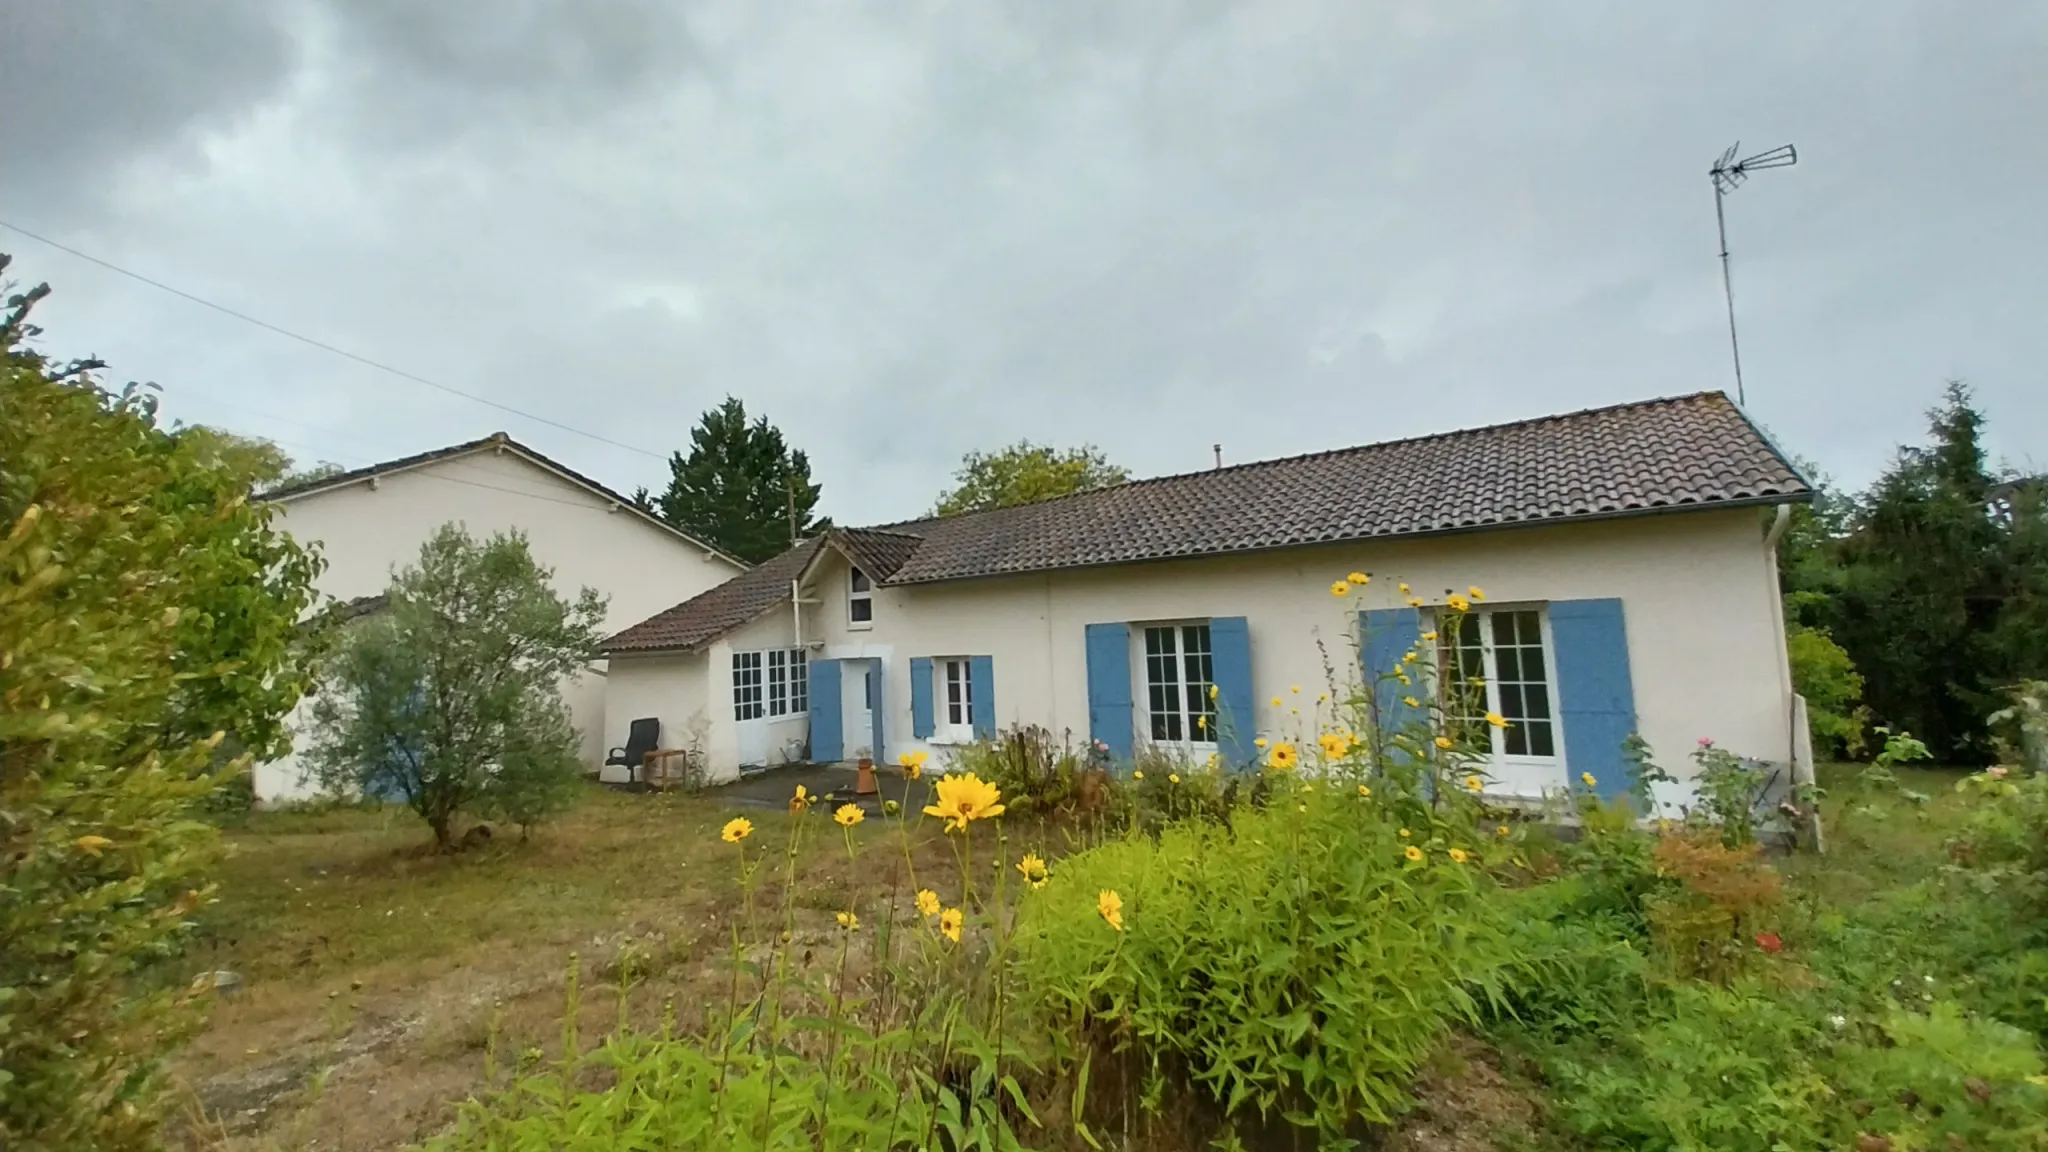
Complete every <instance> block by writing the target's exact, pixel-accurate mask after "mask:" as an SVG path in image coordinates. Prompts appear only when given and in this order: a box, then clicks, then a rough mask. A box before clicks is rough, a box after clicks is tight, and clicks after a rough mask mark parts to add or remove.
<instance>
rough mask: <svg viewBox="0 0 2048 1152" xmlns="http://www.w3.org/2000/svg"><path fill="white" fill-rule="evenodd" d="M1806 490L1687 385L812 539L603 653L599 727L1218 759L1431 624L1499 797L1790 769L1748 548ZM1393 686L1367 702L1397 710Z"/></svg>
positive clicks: (1759, 574)
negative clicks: (1464, 602)
mask: <svg viewBox="0 0 2048 1152" xmlns="http://www.w3.org/2000/svg"><path fill="white" fill-rule="evenodd" d="M1811 495H1812V494H1811V490H1810V488H1809V486H1808V484H1807V483H1806V481H1805V480H1804V479H1803V478H1802V477H1801V476H1800V475H1799V473H1798V471H1797V470H1796V469H1795V468H1793V466H1792V465H1791V463H1790V462H1789V461H1788V460H1787V459H1786V458H1785V457H1784V455H1783V454H1782V453H1780V452H1779V451H1778V450H1777V449H1776V448H1775V447H1774V446H1773V445H1772V444H1771V443H1770V442H1769V441H1768V440H1767V439H1766V438H1765V437H1764V435H1763V434H1762V433H1761V432H1760V431H1759V430H1758V429H1757V428H1756V427H1755V426H1754V425H1753V424H1752V423H1751V422H1750V421H1749V419H1748V418H1747V417H1746V416H1744V415H1743V413H1742V412H1741V411H1740V410H1739V409H1738V408H1737V407H1736V406H1735V405H1734V404H1733V403H1732V402H1730V401H1729V400H1728V398H1727V397H1726V396H1724V395H1722V394H1720V393H1706V394H1700V395H1693V396H1684V397H1678V398H1672V399H1661V400H1652V401H1647V402H1643V403H1636V404H1628V405H1622V406H1619V407H1613V408H1605V409H1598V410H1593V411H1586V412H1578V413H1573V414H1570V415H1565V416H1556V417H1549V418H1545V419H1540V420H1531V421H1526V422H1522V423H1515V424H1506V425H1500V426H1497V427H1491V428H1480V429H1474V430H1470V431H1461V432H1453V433H1449V434H1445V435H1438V436H1429V437H1424V438H1420V439H1414V440H1404V441H1397V442H1392V443H1386V444H1376V445H1370V446H1366V447H1361V448H1353V449H1347V450H1343V451H1337V452H1326V453H1319V454H1316V455H1312V456H1301V457H1294V458H1291V459H1285V460H1273V461H1265V462H1260V463H1254V464H1246V465H1241V466H1237V467H1231V468H1219V469H1216V470H1213V471H1206V472H1199V473H1192V474H1188V475H1181V476H1168V477H1163V478H1159V479H1154V480H1143V481H1137V482H1133V483H1128V484H1123V485H1119V486H1116V487H1113V488H1107V489H1102V490H1099V491H1094V492H1088V493H1082V494H1078V495H1074V496H1068V497H1062V498H1059V499H1054V500H1048V501H1044V502H1042V503H1037V504H1030V505H1025V506H1022V507H1015V508H1006V509H1000V510H996V511H990V512H981V513H973V514H969V515H963V516H956V517H948V518H943V519H930V520H920V521H915V522H911V523H905V524H895V525H889V526H885V527H881V528H870V529H846V530H834V531H832V532H829V533H827V534H826V535H824V536H823V537H821V538H819V539H816V540H811V541H808V542H806V543H804V544H802V545H800V546H798V547H797V548H795V549H792V550H791V551H790V552H788V553H786V554H785V555H783V556H781V557H779V558H777V559H776V560H773V561H770V562H768V563H765V564H763V565H761V566H760V567H758V568H755V569H753V570H752V571H749V572H747V573H745V574H743V575H740V576H738V577H735V578H734V579H733V580H731V581H729V582H727V583H726V584H724V585H723V586H721V587H719V588H715V589H713V590H711V591H709V592H706V593H703V594H702V595H699V596H697V597H694V598H692V599H690V600H686V601H684V602H683V603H681V604H678V605H676V606H675V607H673V608H670V609H668V610H667V611H665V612H662V613H659V614H658V615H655V616H653V617H651V618H649V619H647V620H645V621H642V622H640V623H638V624H636V625H634V626H633V627H631V628H628V629H625V630H624V631H622V632H621V633H619V634H618V635H616V636H613V637H612V638H611V639H610V640H609V641H607V643H606V645H605V647H606V651H607V652H608V653H609V654H610V656H611V661H612V663H611V676H610V678H609V681H608V682H607V685H606V691H607V702H606V712H607V725H608V727H607V733H608V735H609V736H610V738H611V741H612V742H613V743H616V742H618V740H619V739H620V738H621V737H622V736H623V733H624V731H625V726H626V724H627V723H628V722H629V721H630V720H631V719H632V718H634V717H638V716H658V717H660V718H662V720H663V724H664V728H665V730H668V731H677V730H678V722H679V721H682V720H683V719H684V718H686V717H695V716H701V717H702V718H703V721H702V722H700V730H699V734H700V735H701V737H702V746H703V750H704V752H705V754H706V757H707V761H708V767H709V770H710V772H711V774H712V775H713V777H714V778H716V777H720V776H731V775H734V774H736V773H737V771H738V769H739V768H740V766H742V765H750V764H766V763H773V762H776V761H779V760H783V759H796V758H799V757H806V756H807V757H808V758H809V759H811V760H814V761H840V760H845V759H850V758H854V757H857V756H860V755H866V754H871V755H874V756H875V757H876V758H877V759H878V760H889V759H894V758H895V757H896V756H897V755H898V754H900V753H901V752H903V751H906V750H909V749H913V748H943V747H945V746H948V745H956V744H959V743H962V742H965V741H970V740H973V739H975V738H976V737H977V736H981V735H986V734H989V733H991V732H993V731H995V730H996V729H998V728H1001V727H1008V726H1010V725H1014V724H1020V723H1031V724H1039V725H1044V726H1045V727H1047V728H1049V729H1050V730H1052V731H1053V732H1054V733H1056V734H1057V733H1061V732H1066V733H1071V734H1072V735H1073V736H1074V737H1075V738H1076V739H1077V740H1078V739H1081V738H1092V739H1094V740H1099V741H1101V742H1102V743H1104V744H1106V745H1108V747H1109V748H1110V749H1111V750H1112V751H1113V752H1114V753H1116V754H1117V755H1119V756H1129V755H1130V754H1132V753H1133V752H1134V751H1135V750H1137V749H1139V748H1141V747H1143V746H1146V745H1165V746H1173V747H1179V748H1182V749H1185V750H1186V751H1188V752H1190V753H1192V754H1194V755H1196V756H1199V757H1204V758H1205V757H1206V755H1207V754H1208V753H1210V752H1217V753H1220V754H1221V755H1222V756H1223V757H1224V758H1225V759H1226V760H1228V761H1230V762H1232V763H1243V762H1246V761H1248V760H1250V759H1252V758H1253V756H1254V755H1255V751H1254V749H1253V748H1252V746H1251V742H1252V740H1253V739H1254V738H1255V736H1258V735H1264V736H1268V737H1273V738H1299V737H1307V738H1309V739H1311V740H1312V739H1313V737H1314V735H1315V732H1316V729H1315V726H1314V724H1315V721H1314V716H1315V713H1316V710H1317V707H1318V704H1317V698H1318V696H1319V695H1321V694H1322V693H1324V692H1327V691H1328V690H1329V688H1328V682H1329V680H1330V679H1331V678H1332V677H1331V676H1330V671H1329V670H1330V667H1331V666H1332V665H1335V666H1337V673H1338V674H1337V676H1336V677H1335V678H1336V679H1337V680H1339V681H1346V682H1348V681H1357V680H1359V679H1360V676H1359V674H1358V671H1357V666H1356V665H1353V664H1352V662H1353V661H1362V662H1363V670H1364V671H1365V672H1366V673H1367V675H1366V677H1365V679H1366V680H1367V681H1368V682H1369V681H1372V680H1376V679H1377V678H1378V674H1379V673H1381V672H1384V671H1386V670H1388V669H1390V668H1392V667H1393V666H1395V665H1397V664H1398V663H1399V661H1400V659H1401V657H1402V655H1403V654H1404V653H1405V652H1407V651H1408V649H1409V648H1410V646H1411V645H1415V644H1417V643H1418V637H1420V636H1421V634H1423V633H1425V632H1433V631H1434V632H1439V635H1438V637H1437V639H1436V640H1435V641H1434V642H1423V643H1422V644H1421V647H1422V649H1423V651H1424V653H1425V655H1424V656H1423V658H1424V659H1425V660H1433V661H1436V662H1437V663H1438V664H1439V666H1441V665H1444V664H1446V663H1449V662H1456V664H1457V667H1458V671H1459V673H1460V674H1461V675H1468V676H1469V675H1471V674H1475V673H1476V674H1483V679H1484V684H1483V686H1482V687H1483V690H1484V693H1485V697H1486V699H1485V706H1486V708H1487V709H1488V710H1491V711H1497V712H1499V713H1502V714H1503V715H1504V716H1505V717H1506V718H1507V719H1508V720H1510V721H1511V722H1512V726H1511V727H1509V728H1506V729H1504V730H1491V729H1489V731H1491V732H1492V736H1491V739H1492V740H1493V749H1492V763H1491V766H1490V771H1489V775H1490V776H1491V778H1492V780H1491V784H1490V787H1491V788H1492V789H1493V790H1495V791H1497V792H1500V793H1505V794H1510V795H1516V796H1535V795H1539V794H1541V793H1542V792H1544V791H1545V790H1546V789H1550V788H1556V787H1562V786H1564V785H1565V784H1566V783H1567V781H1570V780H1574V779H1577V778H1578V777H1579V776H1580V774H1582V773H1590V774H1591V775H1593V776H1594V777H1595V778H1596V779H1597V780H1598V781H1599V787H1600V788H1601V789H1602V790H1603V791H1606V792H1615V791H1618V790H1620V789H1622V788H1623V787H1625V786H1626V782H1627V776H1626V772H1625V767H1626V764H1625V760H1624V757H1623V751H1622V745H1623V741H1624V739H1625V738H1626V737H1628V736H1629V735H1630V734H1631V733H1640V734H1641V735H1642V736H1643V737H1644V738H1645V739H1647V740H1648V741H1649V742H1650V743H1651V745H1652V746H1653V747H1654V748H1655V750H1656V751H1657V753H1658V759H1659V761H1660V762H1661V763H1662V764H1663V765H1664V766H1665V767H1666V768H1668V769H1670V770H1672V771H1673V772H1674V773H1677V774H1681V775H1682V774H1683V773H1684V772H1685V770H1686V768H1687V767H1688V761H1687V756H1688V755H1689V753H1690V752H1691V751H1692V750H1693V748H1694V747H1695V741H1696V740H1698V739H1700V738H1702V737H1705V738H1710V739H1713V740H1714V741H1716V742H1717V743H1718V744H1720V745H1721V746H1722V747H1725V748H1728V749H1731V750H1733V751H1735V752H1737V753H1738V754H1741V755H1745V756H1750V757H1754V758H1756V759H1759V760H1764V761H1771V762H1775V763H1780V764H1790V763H1793V762H1795V761H1799V760H1801V758H1802V757H1806V756H1807V754H1806V753H1805V752H1804V751H1803V750H1802V749H1803V745H1804V741H1805V736H1804V713H1803V710H1802V707H1801V705H1800V703H1799V701H1798V700H1797V698H1796V697H1795V696H1794V694H1793V692H1792V685H1791V678H1790V674H1789V670H1788V667H1787V663H1786V655H1785V640H1784V624H1783V619H1782V616H1781V612H1780V600H1779V594H1778V581H1777V572H1776V564H1775V558H1774V551H1773V548H1774V545H1775V543H1776V539H1777V534H1778V532H1779V531H1781V530H1782V527H1783V525H1784V523H1785V520H1786V517H1787V516H1788V515H1789V512H1790V505H1791V504H1793V503H1797V502H1803V501H1806V500H1809V499H1810V498H1811ZM1773 510H1775V515H1772V511H1773ZM1352 572H1359V573H1367V574H1370V575H1371V577H1372V579H1371V581H1370V583H1368V584H1365V585H1363V586H1357V585H1352V586H1350V587H1348V589H1347V592H1346V594H1345V595H1343V596H1341V597H1340V596H1337V595H1335V594H1333V592H1332V585H1333V583H1335V582H1339V581H1343V580H1345V578H1346V576H1347V575H1348V574H1350V573H1352ZM1404 583H1405V584H1406V585H1408V586H1409V587H1410V588H1412V589H1413V591H1412V593H1404V592H1403V591H1402V590H1401V587H1400V586H1401V585H1402V584H1404ZM1475 585H1476V586H1478V587H1480V588H1482V589H1484V591H1485V599H1484V600H1483V601H1480V602H1478V603H1476V604H1474V605H1473V611H1472V613H1471V614H1470V617H1469V619H1468V621H1467V622H1466V623H1465V624H1463V625H1462V635H1459V636H1456V637H1453V636H1452V635H1451V634H1450V632H1451V630H1450V629H1448V628H1443V629H1439V625H1438V621H1439V620H1440V619H1447V618H1448V617H1447V616H1444V615H1442V613H1443V611H1444V607H1443V606H1444V605H1445V604H1446V603H1447V602H1448V600H1449V597H1450V596H1452V595H1454V594H1456V595H1463V594H1466V590H1467V589H1468V588H1470V587H1472V586H1475ZM1411 600H1420V601H1422V605H1421V607H1419V608H1418V607H1416V606H1414V605H1413V604H1411V603H1410V601H1411ZM1212 686H1213V687H1214V689H1215V691H1214V692H1213V693H1212V692H1211V687H1212ZM1406 693H1407V690H1405V689H1402V688H1400V687H1399V686H1397V685H1395V684H1394V683H1393V682H1391V681H1386V682H1383V683H1381V684H1380V685H1379V688H1378V703H1379V705H1380V707H1381V708H1382V710H1383V711H1385V712H1388V713H1390V714H1392V715H1393V716H1394V717H1395V718H1396V719H1399V718H1400V717H1401V715H1402V713H1403V711H1404V710H1405V709H1406V708H1407V707H1408V706H1407V705H1406V704H1405V702H1404V697H1405V695H1406ZM1275 698H1277V699H1278V700H1279V704H1278V706H1277V707H1276V706H1275V705H1274V703H1273V701H1274V699H1275ZM1323 707H1325V708H1327V705H1324V706H1323ZM1219 730H1220V736H1219ZM1219 741H1220V742H1219ZM806 742H807V745H808V746H807V747H806Z"/></svg>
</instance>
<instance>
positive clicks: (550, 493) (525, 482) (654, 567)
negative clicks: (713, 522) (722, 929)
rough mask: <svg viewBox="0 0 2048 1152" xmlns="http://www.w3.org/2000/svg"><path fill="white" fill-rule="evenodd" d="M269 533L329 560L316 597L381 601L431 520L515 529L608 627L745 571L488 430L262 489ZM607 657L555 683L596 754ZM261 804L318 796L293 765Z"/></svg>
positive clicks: (266, 786)
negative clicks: (313, 548) (594, 594)
mask: <svg viewBox="0 0 2048 1152" xmlns="http://www.w3.org/2000/svg"><path fill="white" fill-rule="evenodd" d="M264 499H266V500H269V501H271V502H273V503H274V504H276V505H277V510H278V516H277V520H276V522H275V523H276V525H277V526H278V527H279V528H281V529H282V530H283V531H285V532H287V533H289V534H291V535H292V536H293V537H294V538H295V539H297V540H299V541H300V542H301V543H305V544H315V543H317V544H318V545H319V546H320V550H321V553H322V555H324V556H325V558H326V561H327V568H326V571H325V572H323V573H322V574H321V576H320V579H319V591H320V593H321V594H322V595H323V596H324V597H331V598H332V599H334V600H336V601H340V602H343V603H351V602H359V601H364V600H366V599H367V598H370V597H374V596H377V595H380V594H381V593H383V592H384V591H385V589H386V588H387V587H388V586H389V585H390V583H391V575H392V573H393V571H394V570H396V569H398V568H401V567H404V566H406V565H409V564H414V563H417V562H418V560H419V552H420V546H421V545H422V544H424V543H425V542H426V541H427V539H428V537H430V536H432V535H433V533H434V532H435V530H436V529H438V528H440V527H441V525H443V524H447V523H450V522H455V523H459V524H462V525H463V526H464V527H465V528H467V530H468V531H469V533H470V534H471V535H473V536H477V537H480V538H481V537H486V536H490V535H492V534H495V533H498V532H506V531H510V530H513V529H518V530H519V531H521V532H524V533H525V534H526V538H527V543H528V546H529V547H530V548H531V550H532V552H533V557H534V559H535V560H536V561H538V562H539V563H541V564H543V565H545V566H547V567H549V568H552V569H553V570H554V580H555V585H556V590H557V591H558V592H560V593H561V594H562V595H563V596H565V597H573V596H574V595H576V593H577V591H578V590H579V589H581V588H584V587H590V588H595V589H597V590H598V591H599V592H601V593H603V594H604V595H606V596H607V597H609V601H608V605H607V611H606V615H605V628H606V629H607V630H608V631H611V630H616V629H619V628H624V627H625V626H627V625H628V624H631V623H632V622H634V621H636V620H641V619H644V618H645V617H646V616H647V615H648V614H649V613H651V612H655V611H657V610H659V609H661V608H662V607H664V606H666V605H670V604H673V603H675V602H676V600H677V599H678V598H683V597H689V596H694V595H696V594H697V593H699V592H702V591H704V590H705V589H707V588H714V587H717V586H718V585H720V584H722V583H724V582H725V581H727V580H729V579H731V578H732V577H733V576H735V575H737V574H739V573H742V572H744V571H745V570H746V565H745V564H744V563H742V562H741V561H739V560H737V559H734V558H733V557H731V556H727V555H725V554H723V553H721V552H720V551H718V550H717V549H716V548H713V547H712V546H711V545H709V544H705V543H703V542H702V541H699V540H696V539H693V538H691V537H689V536H687V535H685V534H683V533H681V532H678V531H676V530H675V529H674V528H671V527H669V526H668V525H667V524H665V523H663V522H662V521H661V520H659V519H657V518H655V517H653V516H651V515H648V514H647V513H645V512H642V511H640V510H639V509H638V508H636V507H634V506H633V503H632V501H630V500H629V499H627V498H626V497H624V496H622V495H620V494H619V493H617V492H614V491H613V490H611V489H610V488H607V487H605V486H604V485H602V484H600V483H598V482H597V481H595V480H592V479H590V478H589V477H587V476H584V475H581V474H580V473H577V472H575V471H573V470H572V469H570V468H568V467H566V466H564V465H562V464H559V463H557V462H555V461H553V460H550V459H548V458H547V457H546V456H543V455H542V454H540V453H539V452H536V451H534V450H533V449H532V448H529V447H527V446H526V445H524V444H521V443H519V442H518V441H516V440H513V439H512V438H511V437H509V436H507V435H505V434H504V433H502V432H500V433H496V434H495V435H491V436H487V437H485V438H483V439H481V440H472V441H470V442H468V443H466V444H457V445H454V446H452V447H448V448H441V449H437V450H435V451H432V452H425V453H421V454H420V455H417V456H408V457H406V458H404V459H402V460H393V461H389V462H387V463H383V464H374V465H371V466H369V467H366V468H359V469H356V470H354V471H350V472H343V473H339V474H337V475H333V476H327V477H324V478H321V479H319V480H314V481H310V482H308V483H305V484H299V485H295V486H292V487H290V488H284V489H279V490H276V491H273V492H270V493H266V494H265V496H264ZM604 665H605V661H604V660H603V658H602V657H598V656H595V655H593V660H592V667H591V669H590V672H589V673H587V674H586V675H584V676H581V677H578V678H577V679H575V680H573V681H571V682H569V683H566V684H565V685H564V686H563V690H564V698H565V700H566V702H567V703H568V705H569V710H570V716H571V718H572V719H573V721H574V722H575V724H576V726H577V728H578V729H579V730H580V731H581V733H582V737H583V747H582V754H583V758H584V761H585V763H586V764H587V765H589V766H590V767H592V768H593V769H594V768H596V767H597V766H598V765H599V763H600V762H601V761H602V760H603V759H604V753H605V747H606V745H605V743H604V733H605V724H604V718H605V711H604V708H605V687H604V673H605V667H604ZM255 788H256V795H257V799H258V800H259V801H263V802H266V803H274V802H277V801H280V800H291V799H296V798H302V797H305V796H308V795H311V794H313V792H314V791H316V789H314V788H313V787H312V785H311V784H310V782H309V781H307V780H305V779H304V773H303V772H302V770H301V768H300V766H299V764H298V762H297V759H296V757H293V756H287V757H286V758H284V759H282V760H278V761H274V762H272V763H269V764H262V765H258V766H257V768H256V774H255Z"/></svg>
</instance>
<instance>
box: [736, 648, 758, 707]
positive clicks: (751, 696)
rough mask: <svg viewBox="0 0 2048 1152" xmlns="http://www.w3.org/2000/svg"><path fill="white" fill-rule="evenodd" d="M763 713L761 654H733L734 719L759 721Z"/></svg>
mask: <svg viewBox="0 0 2048 1152" xmlns="http://www.w3.org/2000/svg"><path fill="white" fill-rule="evenodd" d="M763 711H764V710H763V708H762V700H761V653H759V652H735V653H733V654H732V718H733V719H734V720H759V719H760V718H761V716H762V714H763Z"/></svg>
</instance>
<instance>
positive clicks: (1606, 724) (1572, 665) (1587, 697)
mask: <svg viewBox="0 0 2048 1152" xmlns="http://www.w3.org/2000/svg"><path fill="white" fill-rule="evenodd" d="M1550 646H1551V649H1552V651H1554V652H1556V654H1557V713H1558V720H1559V722H1560V723H1562V724H1563V725H1564V758H1565V767H1566V768H1567V769H1569V770H1570V771H1571V773H1572V778H1573V781H1574V782H1575V783H1576V781H1577V779H1578V775H1579V773H1581V772H1590V773H1592V774H1593V779H1594V780H1595V781H1596V783H1595V784H1594V790H1595V791H1596V792H1598V793H1599V794H1600V796H1601V797H1602V798H1604V799H1612V798H1614V797H1616V796H1619V795H1622V794H1623V793H1625V792H1627V791H1628V787H1629V784H1630V783H1631V780H1630V779H1629V766H1628V759H1627V757H1626V756H1625V755H1623V752H1622V742H1623V741H1625V740H1627V739H1628V736H1629V733H1631V732H1634V731H1635V730H1636V693H1635V685H1634V682H1633V680H1632V678H1631V676H1630V673H1629V666H1628V628H1627V627H1626V626H1625V625H1624V624H1623V623H1622V615H1621V601H1619V600H1613V599H1608V600H1559V601H1556V602H1554V603H1552V604H1551V605H1550Z"/></svg>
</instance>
